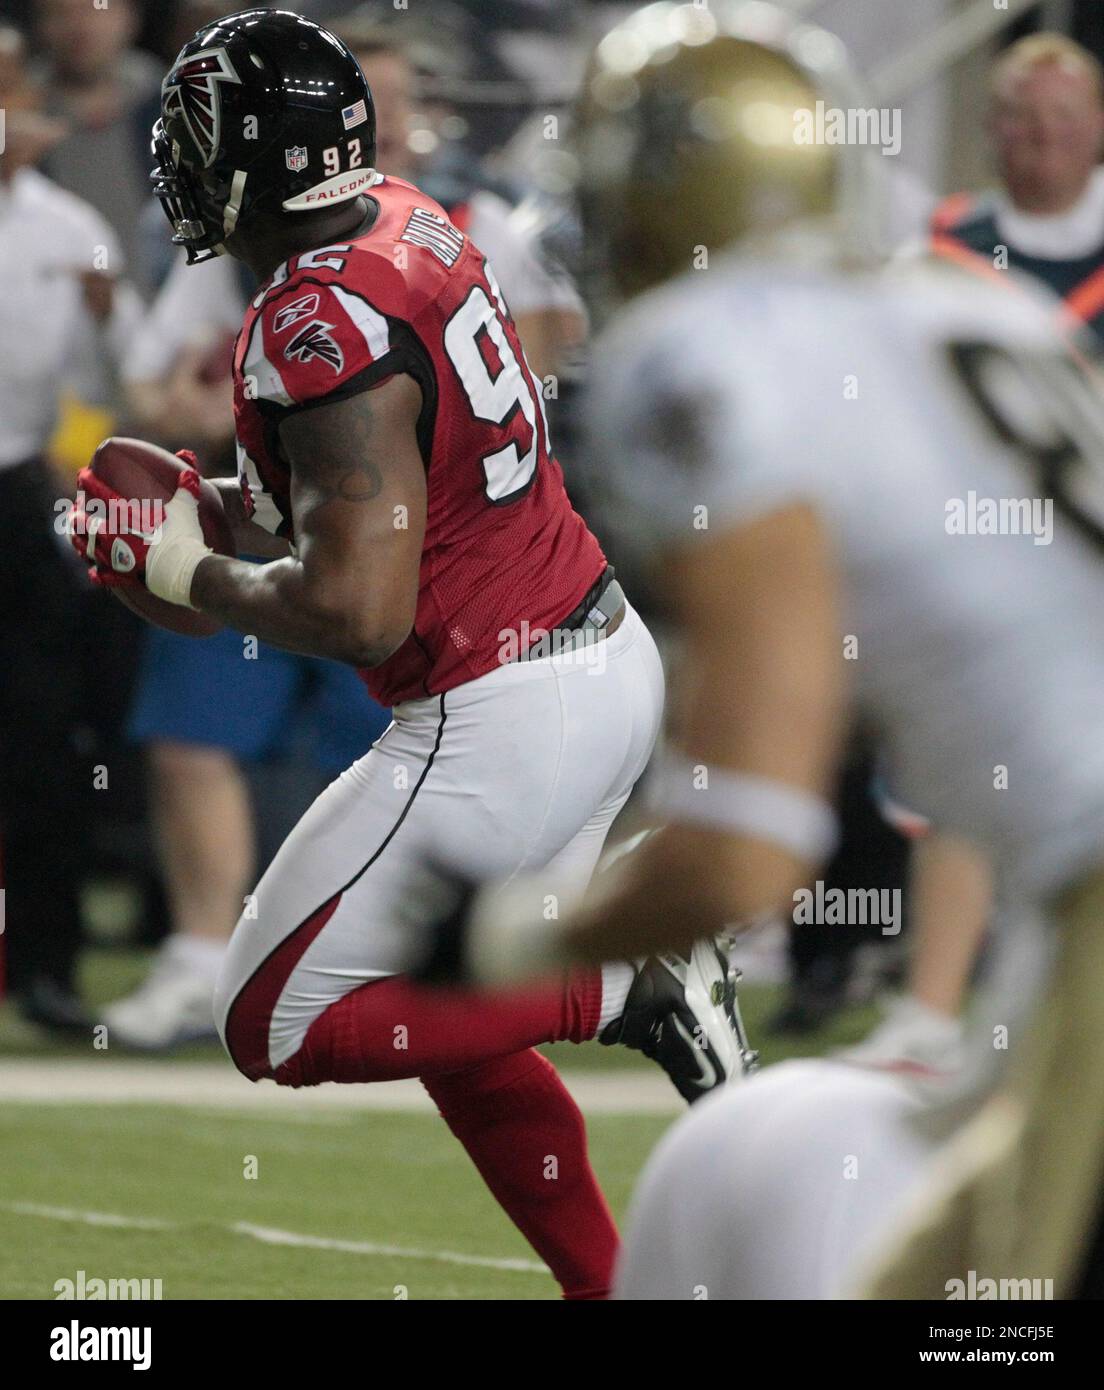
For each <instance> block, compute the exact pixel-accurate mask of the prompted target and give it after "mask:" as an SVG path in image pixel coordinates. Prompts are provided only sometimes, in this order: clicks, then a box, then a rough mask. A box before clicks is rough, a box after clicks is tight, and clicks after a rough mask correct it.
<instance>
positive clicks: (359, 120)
mask: <svg viewBox="0 0 1104 1390" xmlns="http://www.w3.org/2000/svg"><path fill="white" fill-rule="evenodd" d="M367 119H368V108H367V106H365V104H364V98H363V97H361V99H360V100H359V101H354V102H353V104H352V106H346V107H344V108H343V109H342V112H341V121H342V124H343V125H344V127H345V129H346V130H352V129H353V127H354V126H358V125H363V124H364V122H365V121H366V120H367Z"/></svg>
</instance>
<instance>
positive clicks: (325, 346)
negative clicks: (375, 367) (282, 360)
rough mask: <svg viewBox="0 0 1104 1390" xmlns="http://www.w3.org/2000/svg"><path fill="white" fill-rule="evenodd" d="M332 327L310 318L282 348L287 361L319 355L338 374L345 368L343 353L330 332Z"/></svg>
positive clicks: (305, 360) (305, 359)
mask: <svg viewBox="0 0 1104 1390" xmlns="http://www.w3.org/2000/svg"><path fill="white" fill-rule="evenodd" d="M334 327H335V325H334V324H332V323H324V322H323V321H322V319H312V320H311V321H310V323H308V324H306V325H305V326H304V327H302V328H300V330H299V332H298V333H296V335H295V337H294V338H292V339H291V340H290V342H289V343H288V345H287V347H285V348H284V356H285V357H286V358H287V360H288V361H289V362H291V361H296V362H310V361H311V360H312V359H313V358H315V357H320V358H321V359H322V361H323V362H328V363H329V364H330V366H331V367H332V368H333V369H334V371H335V372H336V373H337V375H338V376H340V375H341V373H342V371H343V370H344V368H345V354H344V353H343V352H342V350H341V345H340V344H339V343H338V342H337V340H336V339H335V338H334V337H333V336H332V334H331V329H333V328H334Z"/></svg>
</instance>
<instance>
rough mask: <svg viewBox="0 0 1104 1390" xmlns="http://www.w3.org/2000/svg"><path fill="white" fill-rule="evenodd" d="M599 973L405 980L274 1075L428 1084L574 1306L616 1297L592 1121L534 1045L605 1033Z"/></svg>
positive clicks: (358, 1007)
mask: <svg viewBox="0 0 1104 1390" xmlns="http://www.w3.org/2000/svg"><path fill="white" fill-rule="evenodd" d="M601 1004H602V978H601V974H600V972H599V971H580V972H577V973H575V974H573V975H572V976H571V977H569V978H568V979H567V980H565V981H564V982H563V984H557V985H554V986H551V987H549V986H541V987H540V988H538V989H529V990H526V991H525V992H524V993H511V994H507V995H499V994H492V995H488V994H473V993H471V992H469V991H466V990H439V989H430V988H427V987H426V986H425V985H417V984H413V983H412V982H411V981H410V980H407V979H404V978H403V977H402V976H395V977H392V978H391V979H387V980H376V981H373V982H372V983H371V984H367V985H362V986H361V987H360V988H359V989H356V990H353V991H352V993H351V994H347V995H345V997H344V998H342V999H340V1000H338V1002H337V1003H336V1004H331V1005H330V1007H329V1008H328V1009H327V1010H326V1011H325V1013H323V1014H321V1015H320V1016H319V1017H318V1018H317V1019H315V1021H314V1023H313V1024H312V1025H311V1027H310V1029H309V1031H308V1032H307V1036H306V1038H305V1040H304V1042H303V1046H302V1047H301V1048H300V1049H299V1051H298V1052H297V1053H296V1054H295V1056H294V1057H292V1058H291V1059H290V1060H289V1061H287V1062H285V1063H284V1064H283V1065H282V1066H280V1067H278V1068H277V1070H276V1080H277V1081H278V1082H279V1083H280V1084H281V1085H284V1086H312V1085H317V1083H318V1082H320V1081H345V1082H350V1081H388V1080H395V1079H398V1078H401V1077H410V1076H420V1077H421V1078H422V1081H423V1084H424V1085H425V1087H426V1090H427V1091H429V1094H430V1095H431V1096H432V1098H433V1099H434V1101H435V1102H436V1103H437V1106H438V1108H439V1109H440V1111H441V1114H442V1115H443V1116H444V1118H445V1121H446V1123H447V1124H448V1126H449V1128H450V1129H451V1130H452V1132H453V1134H455V1135H456V1137H457V1138H458V1139H459V1140H460V1142H461V1143H462V1144H463V1145H464V1147H465V1148H466V1149H467V1151H468V1153H469V1154H470V1155H471V1158H472V1161H473V1162H474V1163H475V1166H476V1167H477V1168H478V1169H479V1172H480V1173H481V1174H482V1176H483V1179H484V1181H485V1182H486V1184H487V1186H488V1187H489V1188H490V1190H491V1192H492V1193H493V1194H494V1195H495V1197H496V1198H497V1199H498V1201H499V1203H500V1204H501V1205H502V1207H503V1209H504V1210H505V1211H506V1213H507V1215H508V1216H509V1217H510V1218H511V1220H512V1221H513V1222H514V1224H515V1225H516V1226H517V1227H518V1229H519V1230H520V1231H521V1232H522V1234H523V1235H524V1236H525V1237H526V1239H527V1240H528V1241H529V1242H530V1244H531V1245H532V1246H533V1248H534V1249H535V1250H536V1252H537V1253H538V1254H539V1255H540V1256H541V1258H542V1259H544V1260H545V1262H546V1263H547V1264H548V1267H549V1269H551V1271H552V1273H553V1275H554V1276H555V1277H556V1279H557V1280H558V1281H559V1283H560V1286H561V1287H562V1288H563V1290H564V1295H565V1297H567V1298H577V1299H582V1298H604V1297H605V1296H606V1294H607V1293H608V1290H609V1286H610V1278H611V1273H612V1269H613V1260H614V1255H615V1253H616V1249H617V1231H616V1228H615V1227H614V1224H613V1220H612V1218H611V1216H610V1213H609V1208H608V1207H607V1205H606V1201H605V1198H604V1197H603V1196H602V1192H601V1189H600V1188H599V1186H598V1181H597V1179H596V1178H595V1176H594V1173H593V1171H592V1169H591V1167H590V1162H589V1160H588V1158H587V1150H586V1133H585V1129H584V1126H583V1117H582V1115H581V1114H580V1113H579V1109H578V1106H576V1104H575V1102H574V1101H573V1100H572V1099H571V1097H570V1095H569V1094H568V1092H567V1089H566V1088H565V1086H564V1084H563V1082H562V1081H561V1080H560V1078H559V1077H558V1076H557V1075H556V1070H555V1068H554V1067H553V1066H552V1064H551V1063H550V1062H548V1061H546V1060H545V1059H544V1058H543V1057H541V1056H540V1054H539V1053H536V1052H532V1051H530V1050H529V1049H531V1048H532V1046H533V1045H534V1044H535V1043H541V1042H556V1041H559V1040H561V1039H567V1040H570V1041H572V1042H582V1041H584V1040H585V1039H587V1038H592V1037H593V1036H594V1034H595V1032H596V1030H597V1027H598V1014H599V1011H600V1009H601Z"/></svg>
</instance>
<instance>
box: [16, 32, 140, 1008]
mask: <svg viewBox="0 0 1104 1390" xmlns="http://www.w3.org/2000/svg"><path fill="white" fill-rule="evenodd" d="M23 60H24V52H23V42H22V38H21V36H20V35H19V34H18V33H17V32H16V31H15V30H13V29H0V90H2V91H3V93H4V104H5V109H6V117H7V120H6V126H7V131H6V134H7V140H6V147H5V149H4V151H3V153H2V154H0V264H3V265H4V266H5V267H7V271H8V273H7V275H6V276H5V280H4V287H3V293H2V294H0V343H3V345H4V353H3V366H2V368H0V420H2V421H3V428H2V429H0V511H2V513H3V516H4V520H5V524H6V526H7V528H8V531H7V538H6V540H5V543H4V545H3V546H2V547H0V615H2V616H0V669H2V670H3V672H4V678H3V681H2V682H0V822H2V825H3V853H4V870H5V875H6V881H7V931H6V934H5V941H6V943H7V951H8V960H7V965H8V981H9V985H10V987H11V989H12V991H13V993H14V994H16V995H17V997H18V998H19V999H20V1002H21V1004H22V1006H23V1008H24V1010H25V1011H26V1012H27V1013H28V1014H29V1015H30V1016H31V1017H33V1018H35V1019H36V1020H38V1021H40V1022H43V1023H46V1024H63V1025H64V1024H77V1023H79V1022H80V1021H81V1012H80V1009H79V1006H78V1004H77V1002H76V1000H75V997H74V995H73V966H74V962H75V957H76V952H77V947H78V943H79V914H78V910H77V886H78V879H79V875H80V872H81V858H82V852H81V834H82V828H83V826H82V821H83V816H82V805H83V803H82V797H83V796H84V795H86V794H87V792H88V791H89V790H91V788H92V768H91V761H90V760H89V759H88V758H87V756H84V757H83V758H82V756H81V754H80V753H79V752H78V747H77V741H76V734H77V730H78V725H79V724H80V723H81V722H83V721H82V708H81V707H82V704H83V703H84V696H85V692H84V691H83V690H82V689H81V688H80V675H79V667H78V665H77V663H76V661H75V660H74V650H75V645H76V639H77V629H78V627H79V626H80V625H81V624H82V622H83V623H84V624H87V623H88V622H90V621H91V622H94V621H95V618H94V617H91V618H90V617H89V615H88V614H87V613H85V614H84V616H83V618H82V605H83V603H84V600H86V599H88V598H89V595H88V592H87V588H86V586H85V584H84V581H83V578H82V577H81V575H80V573H79V570H78V569H77V568H76V567H74V566H73V564H72V557H71V555H70V553H69V547H68V545H67V544H66V543H65V541H64V540H63V539H62V538H61V537H59V536H58V535H57V534H56V527H55V523H56V521H57V520H58V517H59V515H60V512H59V510H58V508H59V505H60V504H61V503H62V502H63V498H62V497H61V494H62V492H63V490H64V484H63V483H62V482H61V481H60V479H58V478H55V476H54V475H53V473H52V471H51V469H50V466H49V464H48V463H47V461H46V457H45V454H46V448H47V444H48V442H49V439H50V436H51V434H52V432H53V429H54V424H55V419H56V415H57V404H58V396H59V393H60V391H61V390H62V388H63V387H65V386H67V385H68V386H72V387H75V388H76V389H77V390H78V392H79V394H80V395H81V396H82V397H83V398H85V399H90V400H91V399H100V400H103V399H105V398H106V396H107V395H108V393H109V392H110V389H111V385H112V378H113V375H114V364H115V363H116V362H117V361H118V358H119V355H120V353H121V351H122V348H123V345H124V344H125V342H126V340H127V338H128V336H129V335H130V334H131V333H132V332H133V328H134V324H135V320H136V318H137V315H138V314H139V312H140V304H139V301H138V299H137V296H136V294H135V292H134V291H133V289H131V288H130V287H129V286H127V285H126V284H125V282H121V281H119V280H118V279H116V278H115V277H116V276H117V274H118V271H119V268H120V264H121V258H120V256H119V253H118V247H117V244H116V241H115V238H114V235H113V233H112V231H111V229H110V228H109V227H108V226H107V224H106V223H105V222H104V220H103V219H102V218H101V217H100V215H99V214H98V213H97V212H96V211H95V210H94V209H92V208H90V207H89V206H88V205H87V204H86V203H83V202H82V201H81V200H80V199H79V198H76V197H74V196H73V194H71V193H67V192H66V191H65V190H64V189H61V188H59V187H58V186H57V185H56V184H54V183H52V182H51V181H50V180H49V179H47V178H44V177H43V176H42V175H41V174H39V173H38V172H37V171H36V170H35V169H34V168H33V167H32V166H33V164H34V163H35V162H36V161H37V160H38V159H39V158H41V157H42V155H43V154H44V153H45V151H46V150H47V149H49V148H50V146H51V145H52V144H53V143H55V142H56V141H57V139H58V138H59V137H60V136H61V135H62V134H64V129H63V128H62V127H59V126H58V124H57V123H56V122H53V121H50V120H47V119H45V118H44V117H43V116H42V115H41V114H40V113H39V110H38V97H37V92H36V90H35V89H34V87H33V86H32V85H31V84H30V82H29V81H28V80H27V78H26V74H25V70H24V61H23ZM104 267H110V268H111V273H110V274H109V273H107V271H106V270H105V268H104Z"/></svg>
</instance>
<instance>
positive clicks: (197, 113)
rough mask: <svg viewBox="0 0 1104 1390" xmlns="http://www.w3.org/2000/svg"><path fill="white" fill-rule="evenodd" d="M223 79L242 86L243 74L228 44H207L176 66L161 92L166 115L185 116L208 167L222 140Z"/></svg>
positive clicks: (212, 161) (205, 165)
mask: <svg viewBox="0 0 1104 1390" xmlns="http://www.w3.org/2000/svg"><path fill="white" fill-rule="evenodd" d="M220 82H236V83H237V84H238V85H239V86H240V85H241V78H240V77H239V76H238V74H237V73H236V72H235V71H234V65H233V63H231V61H230V57H229V54H228V53H227V52H226V49H225V48H208V49H205V50H203V52H201V53H196V54H193V55H192V57H190V58H189V59H188V60H187V61H186V62H184V63H181V64H180V66H179V67H177V68H174V69H173V71H172V72H170V73H169V75H168V77H166V78H165V83H164V88H163V90H162V93H161V100H162V103H163V105H164V110H165V115H166V117H171V116H175V115H180V116H181V117H182V118H183V120H184V124H185V125H186V126H187V128H188V134H189V135H190V136H191V137H192V139H193V141H194V142H195V147H196V149H197V150H198V151H199V154H200V158H201V159H202V160H203V167H204V168H205V169H207V168H210V166H211V164H213V163H214V159H215V155H216V154H217V153H218V150H219V145H220V144H221V143H222V99H221V97H220V95H219V83H220Z"/></svg>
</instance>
